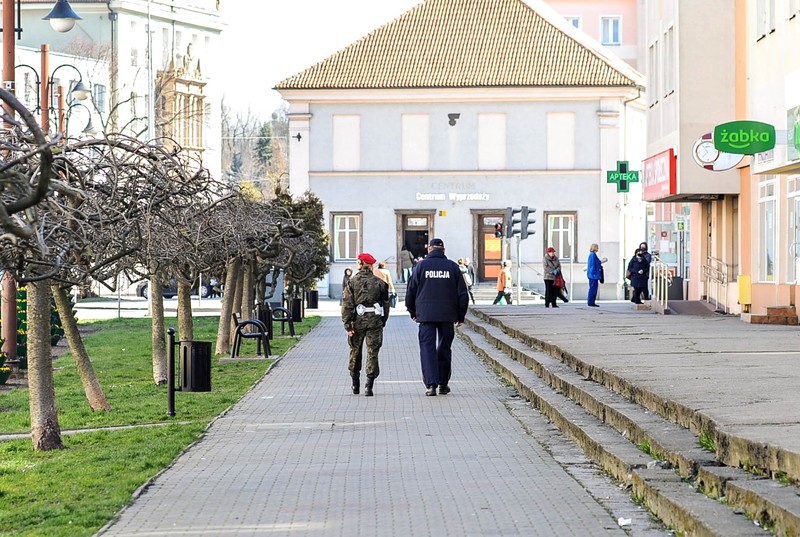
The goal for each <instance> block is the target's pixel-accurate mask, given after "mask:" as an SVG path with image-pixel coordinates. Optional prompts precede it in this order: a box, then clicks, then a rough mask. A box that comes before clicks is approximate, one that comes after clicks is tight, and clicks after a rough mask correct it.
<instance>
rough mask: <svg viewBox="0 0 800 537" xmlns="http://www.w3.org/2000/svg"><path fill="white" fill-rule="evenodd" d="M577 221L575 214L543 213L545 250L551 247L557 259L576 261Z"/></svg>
mask: <svg viewBox="0 0 800 537" xmlns="http://www.w3.org/2000/svg"><path fill="white" fill-rule="evenodd" d="M577 221H578V216H577V213H576V212H558V213H550V212H546V213H544V237H545V240H544V243H545V244H544V247H545V249H547V248H550V247H553V248H555V249H556V255H558V257H559V258H561V259H571V260H573V261H577V260H578V258H577V252H576V251H575V244H576V242H577V236H578V226H577ZM542 255H544V252H543V253H542Z"/></svg>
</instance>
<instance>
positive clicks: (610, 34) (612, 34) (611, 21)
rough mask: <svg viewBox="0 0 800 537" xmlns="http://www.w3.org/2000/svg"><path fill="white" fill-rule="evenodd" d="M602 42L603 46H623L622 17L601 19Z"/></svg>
mask: <svg viewBox="0 0 800 537" xmlns="http://www.w3.org/2000/svg"><path fill="white" fill-rule="evenodd" d="M600 42H601V43H602V44H603V45H621V44H622V17H618V16H615V17H600Z"/></svg>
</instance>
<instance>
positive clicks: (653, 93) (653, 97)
mask: <svg viewBox="0 0 800 537" xmlns="http://www.w3.org/2000/svg"><path fill="white" fill-rule="evenodd" d="M660 67H661V66H660V64H659V57H658V41H656V42H654V43H653V44H652V45H650V49H649V50H648V51H647V100H648V105H649V106H650V107H651V108H652V107H653V106H655V105H657V104H658V96H659V95H661V91H660V88H659V83H660V80H659V77H658V70H659V69H660Z"/></svg>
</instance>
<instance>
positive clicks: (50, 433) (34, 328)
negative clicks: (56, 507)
mask: <svg viewBox="0 0 800 537" xmlns="http://www.w3.org/2000/svg"><path fill="white" fill-rule="evenodd" d="M27 288H28V311H27V313H28V397H29V398H30V410H31V438H32V439H33V449H35V450H38V451H49V450H52V449H63V448H64V444H63V443H62V442H61V428H60V427H59V426H58V413H57V412H56V390H55V387H54V386H53V348H52V345H51V344H50V285H49V284H48V283H47V282H32V283H29V284H28V285H27Z"/></svg>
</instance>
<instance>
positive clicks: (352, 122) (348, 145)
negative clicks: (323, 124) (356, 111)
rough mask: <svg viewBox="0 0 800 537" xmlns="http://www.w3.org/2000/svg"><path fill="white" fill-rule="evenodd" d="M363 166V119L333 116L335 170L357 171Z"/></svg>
mask: <svg viewBox="0 0 800 537" xmlns="http://www.w3.org/2000/svg"><path fill="white" fill-rule="evenodd" d="M360 166H361V118H360V117H359V116H333V169H334V170H335V171H356V170H358V169H359V168H360Z"/></svg>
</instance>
